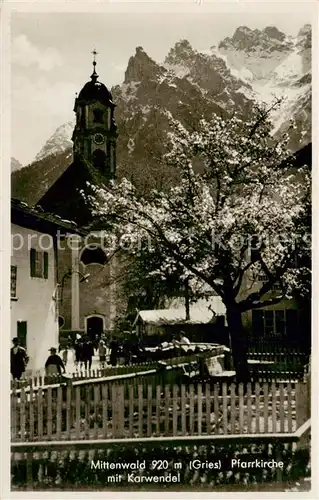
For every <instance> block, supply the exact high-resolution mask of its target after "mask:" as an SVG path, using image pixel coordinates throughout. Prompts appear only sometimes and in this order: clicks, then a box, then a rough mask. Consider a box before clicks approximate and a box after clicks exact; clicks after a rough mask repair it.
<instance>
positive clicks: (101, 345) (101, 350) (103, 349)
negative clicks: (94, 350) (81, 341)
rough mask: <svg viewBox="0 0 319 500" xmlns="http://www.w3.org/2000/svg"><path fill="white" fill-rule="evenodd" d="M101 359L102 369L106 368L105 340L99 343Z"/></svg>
mask: <svg viewBox="0 0 319 500" xmlns="http://www.w3.org/2000/svg"><path fill="white" fill-rule="evenodd" d="M99 357H100V368H101V369H103V368H105V361H106V346H105V342H104V340H100V342H99Z"/></svg>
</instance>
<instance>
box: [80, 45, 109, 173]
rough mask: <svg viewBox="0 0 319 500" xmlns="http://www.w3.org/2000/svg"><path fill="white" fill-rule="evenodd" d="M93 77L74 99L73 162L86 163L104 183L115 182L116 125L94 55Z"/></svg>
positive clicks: (94, 52)
mask: <svg viewBox="0 0 319 500" xmlns="http://www.w3.org/2000/svg"><path fill="white" fill-rule="evenodd" d="M92 53H93V73H92V75H91V81H89V82H87V83H86V84H85V85H84V87H83V88H82V90H81V92H80V93H79V95H78V96H77V97H76V99H75V104H74V112H75V114H76V125H75V128H74V131H73V135H72V141H73V158H74V162H75V163H77V162H78V161H85V162H88V163H89V164H90V165H91V166H92V167H93V168H94V169H97V170H98V171H99V173H100V174H101V175H102V176H103V177H104V178H105V179H106V180H111V179H114V178H115V171H116V138H117V131H116V124H115V120H114V109H115V104H114V103H113V101H112V95H111V93H110V91H109V90H108V89H107V88H106V86H105V85H104V84H103V83H101V82H99V81H98V78H99V75H98V74H97V72H96V64H97V63H96V59H95V58H96V55H97V52H96V50H94V51H93V52H92Z"/></svg>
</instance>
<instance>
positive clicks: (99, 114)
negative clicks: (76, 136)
mask: <svg viewBox="0 0 319 500" xmlns="http://www.w3.org/2000/svg"><path fill="white" fill-rule="evenodd" d="M93 117H94V118H93V121H94V123H103V110H102V109H93Z"/></svg>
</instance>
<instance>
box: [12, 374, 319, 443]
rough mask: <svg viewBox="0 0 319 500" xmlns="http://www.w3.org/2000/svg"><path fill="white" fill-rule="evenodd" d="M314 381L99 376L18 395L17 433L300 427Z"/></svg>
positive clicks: (72, 435) (34, 436) (95, 435)
mask: <svg viewBox="0 0 319 500" xmlns="http://www.w3.org/2000/svg"><path fill="white" fill-rule="evenodd" d="M308 400H309V394H308V384H307V383H304V382H298V383H294V382H287V383H284V382H280V383H276V382H272V383H269V382H265V383H262V384H260V383H258V382H257V383H249V384H248V385H247V388H246V390H245V388H244V386H243V384H239V385H236V384H229V383H227V382H223V383H217V384H213V385H211V384H196V385H194V384H189V385H185V384H181V385H176V384H174V385H165V386H163V385H154V384H153V385H151V384H146V383H145V384H142V383H139V382H138V381H137V382H136V383H135V384H132V383H131V381H128V382H123V383H119V382H118V381H116V382H107V381H99V380H96V381H95V383H94V384H89V383H87V384H80V383H79V384H78V385H76V386H72V385H71V384H69V385H67V386H66V385H65V386H61V385H60V386H56V387H52V386H48V387H46V386H43V387H30V388H28V389H25V388H21V389H20V390H19V391H15V390H13V391H12V393H11V439H12V441H13V442H15V441H16V442H17V441H21V442H24V441H34V440H39V441H42V440H48V441H50V440H79V439H101V438H105V439H107V438H122V439H127V438H133V437H134V438H142V437H145V436H148V437H150V436H175V437H178V436H185V435H198V436H200V435H205V434H206V435H210V434H215V435H218V434H222V435H228V434H238V435H239V434H250V433H256V434H259V433H269V432H270V433H277V432H280V433H287V432H288V433H289V432H294V431H295V430H296V429H298V427H300V426H301V425H302V424H303V423H304V422H305V420H306V419H307V418H308V417H309V414H310V409H309V401H308Z"/></svg>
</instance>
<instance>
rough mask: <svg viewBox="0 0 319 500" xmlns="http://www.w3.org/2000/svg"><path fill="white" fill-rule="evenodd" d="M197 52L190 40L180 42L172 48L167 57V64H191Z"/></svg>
mask: <svg viewBox="0 0 319 500" xmlns="http://www.w3.org/2000/svg"><path fill="white" fill-rule="evenodd" d="M194 54H195V51H194V49H193V47H192V46H191V44H190V43H189V41H188V40H185V39H184V40H180V41H179V42H177V43H176V44H175V45H174V47H172V48H171V50H170V51H169V53H168V54H167V56H166V59H165V64H170V65H178V64H181V63H185V62H190V60H192V59H193V57H194Z"/></svg>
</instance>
